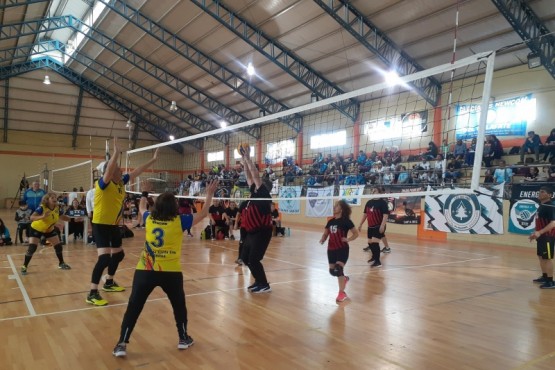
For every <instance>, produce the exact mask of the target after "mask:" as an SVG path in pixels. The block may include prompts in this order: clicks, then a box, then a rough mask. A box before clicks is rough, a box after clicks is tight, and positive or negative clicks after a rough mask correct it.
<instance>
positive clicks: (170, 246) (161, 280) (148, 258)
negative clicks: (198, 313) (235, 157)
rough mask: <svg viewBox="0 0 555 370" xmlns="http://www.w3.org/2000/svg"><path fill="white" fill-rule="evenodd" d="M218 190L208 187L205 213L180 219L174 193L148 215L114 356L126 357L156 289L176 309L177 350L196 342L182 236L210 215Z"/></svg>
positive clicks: (215, 183) (212, 185)
mask: <svg viewBox="0 0 555 370" xmlns="http://www.w3.org/2000/svg"><path fill="white" fill-rule="evenodd" d="M217 187H218V181H217V180H216V181H212V182H210V183H209V184H208V185H207V186H206V201H205V203H204V207H203V208H202V211H200V212H198V213H195V214H187V215H185V214H183V215H180V214H179V212H178V209H179V206H178V204H177V201H176V199H175V196H174V195H173V194H172V193H163V194H161V195H160V196H159V197H158V198H157V199H156V202H155V203H154V207H153V209H152V213H150V212H148V211H147V212H146V213H145V216H144V223H145V225H146V235H145V238H146V241H145V245H144V248H143V251H142V253H141V257H140V258H139V263H138V264H137V269H136V270H135V276H134V277H133V288H132V290H131V296H130V297H129V304H128V305H127V310H126V311H125V315H124V316H123V322H122V323H121V333H120V337H119V341H118V344H116V346H115V348H114V350H113V352H112V354H113V355H114V356H116V357H123V356H126V355H127V343H129V337H130V336H131V333H132V332H133V328H134V327H135V324H136V323H137V319H138V318H139V315H140V314H141V311H142V310H143V307H144V305H145V303H146V300H147V298H148V296H149V295H150V293H151V292H152V291H153V290H154V288H156V287H157V286H159V287H161V288H162V290H163V291H164V292H165V293H166V294H167V295H168V299H169V301H170V303H171V305H172V308H173V316H174V317H175V324H176V326H177V334H178V335H179V342H178V343H177V348H178V349H186V348H189V347H190V346H191V345H193V338H191V337H190V336H189V335H188V334H187V307H186V306H185V291H184V290H183V273H182V272H181V245H182V243H183V232H184V231H185V230H187V229H189V228H190V227H191V226H192V225H196V224H197V223H198V222H199V221H201V220H202V219H203V218H204V217H206V215H208V208H209V205H210V203H212V196H213V195H214V192H215V191H216V189H217Z"/></svg>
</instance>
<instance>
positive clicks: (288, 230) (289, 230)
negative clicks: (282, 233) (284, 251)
mask: <svg viewBox="0 0 555 370" xmlns="http://www.w3.org/2000/svg"><path fill="white" fill-rule="evenodd" d="M287 236H291V229H290V228H289V227H288V228H287Z"/></svg>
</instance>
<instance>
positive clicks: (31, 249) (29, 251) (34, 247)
mask: <svg viewBox="0 0 555 370" xmlns="http://www.w3.org/2000/svg"><path fill="white" fill-rule="evenodd" d="M36 251H37V245H36V244H29V247H28V248H27V252H26V253H25V255H26V256H29V257H31V256H32V255H33V254H34V253H35V252H36Z"/></svg>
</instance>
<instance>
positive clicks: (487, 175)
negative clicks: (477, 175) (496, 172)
mask: <svg viewBox="0 0 555 370" xmlns="http://www.w3.org/2000/svg"><path fill="white" fill-rule="evenodd" d="M494 182H495V180H494V178H493V173H492V172H491V168H488V169H487V170H486V172H485V174H484V184H493V183H494Z"/></svg>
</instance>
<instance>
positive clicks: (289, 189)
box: [278, 186, 302, 215]
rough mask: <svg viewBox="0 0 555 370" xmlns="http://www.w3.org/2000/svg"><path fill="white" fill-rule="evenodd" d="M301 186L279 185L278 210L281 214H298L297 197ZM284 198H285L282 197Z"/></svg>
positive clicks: (298, 204) (298, 202)
mask: <svg viewBox="0 0 555 370" xmlns="http://www.w3.org/2000/svg"><path fill="white" fill-rule="evenodd" d="M301 190H302V186H281V187H280V188H279V198H280V200H279V203H278V204H279V211H280V212H281V213H283V214H288V215H298V214H300V213H301V201H300V200H299V199H287V198H298V197H300V196H301ZM283 198H285V199H283Z"/></svg>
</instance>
